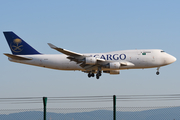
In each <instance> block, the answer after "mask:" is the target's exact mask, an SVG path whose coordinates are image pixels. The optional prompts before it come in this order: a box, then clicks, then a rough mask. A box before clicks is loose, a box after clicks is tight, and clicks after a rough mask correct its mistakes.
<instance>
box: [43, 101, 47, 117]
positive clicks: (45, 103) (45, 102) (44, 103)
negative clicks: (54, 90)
mask: <svg viewBox="0 0 180 120" xmlns="http://www.w3.org/2000/svg"><path fill="white" fill-rule="evenodd" d="M43 105H44V120H46V105H47V97H43Z"/></svg>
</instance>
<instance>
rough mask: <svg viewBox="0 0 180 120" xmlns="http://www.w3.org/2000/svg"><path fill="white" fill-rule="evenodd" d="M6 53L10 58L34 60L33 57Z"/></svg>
mask: <svg viewBox="0 0 180 120" xmlns="http://www.w3.org/2000/svg"><path fill="white" fill-rule="evenodd" d="M4 55H6V56H7V57H9V58H12V59H16V60H32V58H26V57H20V56H17V55H12V54H7V53H4Z"/></svg>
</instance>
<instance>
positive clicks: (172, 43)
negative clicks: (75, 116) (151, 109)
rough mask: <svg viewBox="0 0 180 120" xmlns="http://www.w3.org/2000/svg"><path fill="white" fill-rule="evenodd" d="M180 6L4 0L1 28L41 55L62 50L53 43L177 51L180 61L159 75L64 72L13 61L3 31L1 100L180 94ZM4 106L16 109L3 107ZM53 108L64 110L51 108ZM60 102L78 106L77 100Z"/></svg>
mask: <svg viewBox="0 0 180 120" xmlns="http://www.w3.org/2000/svg"><path fill="white" fill-rule="evenodd" d="M179 4H180V1H178V0H173V1H171V0H166V1H164V0H156V1H155V0H154V1H153V0H152V1H144V0H136V1H134V0H127V1H123V0H119V1H118V0H114V1H108V0H98V1H97V0H91V1H83V0H76V1H74V0H68V1H60V0H53V1H43V0H39V1H35V0H31V1H23V0H17V1H10V0H9V1H7V0H2V1H1V4H0V15H1V20H0V31H1V33H2V32H3V31H14V32H15V33H16V34H17V35H19V36H20V37H21V38H22V39H24V40H25V41H26V42H28V43H29V44H30V45H32V46H33V47H34V48H35V49H37V50H38V51H39V52H41V53H46V54H59V53H58V52H57V51H55V50H53V49H51V48H49V46H48V45H47V43H53V44H54V45H56V46H58V47H62V48H65V49H68V50H71V51H75V52H79V53H94V52H95V53H96V52H97V53H98V52H110V51H117V50H126V49H163V50H164V51H166V52H167V53H169V54H171V55H173V56H175V57H176V58H177V61H176V62H175V63H173V64H171V65H169V66H165V67H162V68H160V75H159V76H157V75H156V74H155V72H156V68H154V69H145V70H123V71H121V74H120V75H109V74H103V76H102V77H101V78H100V80H96V79H95V78H91V79H89V78H88V77H87V75H86V74H84V73H82V72H79V71H58V70H51V69H45V68H40V67H34V66H28V65H23V64H18V63H12V62H10V61H8V59H7V57H6V56H4V55H3V53H11V52H10V49H9V47H8V45H7V42H6V40H5V38H4V36H3V34H1V35H0V39H1V48H0V49H1V55H0V59H1V61H2V62H1V68H0V72H1V79H0V80H1V84H0V93H1V98H5V97H8V98H9V97H43V96H47V97H63V96H91V95H92V96H96V95H98V96H99V95H114V94H116V95H137V94H142V95H149V94H178V93H179V92H180V87H179V85H180V80H179V77H180V74H179V70H180V69H179V66H180V63H179V57H180V55H179V51H180V47H179V43H180V34H179V33H180V22H179V21H180V8H179ZM101 104H102V105H101ZM101 104H99V103H98V105H99V106H111V105H112V104H111V103H108V104H107V103H101ZM122 105H123V106H147V105H150V106H151V105H153V106H158V105H180V102H179V101H170V102H149V103H148V104H147V102H132V103H130V102H127V103H126V102H124V103H123V104H122V103H119V106H122ZM0 106H1V108H12V106H9V105H4V104H0ZM7 106H9V107H7ZM39 106H40V107H41V106H42V105H41V104H40V105H39ZM54 106H56V107H57V105H49V107H54ZM60 106H61V107H67V106H68V107H76V104H71V105H67V104H65V105H60ZM84 106H87V107H91V106H93V105H92V104H90V103H89V104H86V105H80V106H79V107H84ZM18 107H19V106H14V108H18ZM28 107H29V106H28ZM30 107H32V108H34V107H37V105H31V106H30ZM22 108H23V106H22Z"/></svg>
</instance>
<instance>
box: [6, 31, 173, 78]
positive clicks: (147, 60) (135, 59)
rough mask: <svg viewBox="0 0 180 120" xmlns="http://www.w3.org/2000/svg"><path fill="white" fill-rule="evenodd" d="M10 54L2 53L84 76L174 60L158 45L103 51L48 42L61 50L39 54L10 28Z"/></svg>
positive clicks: (15, 58) (113, 72)
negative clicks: (76, 49)
mask: <svg viewBox="0 0 180 120" xmlns="http://www.w3.org/2000/svg"><path fill="white" fill-rule="evenodd" d="M3 33H4V36H5V38H6V40H7V42H8V44H9V47H10V49H11V52H12V54H8V53H4V55H6V56H7V57H8V59H9V60H10V61H12V62H17V63H22V64H28V65H34V66H39V67H45V68H51V69H56V70H79V71H82V72H85V73H88V77H94V76H96V78H97V79H99V77H100V76H101V75H102V72H103V73H109V74H120V70H124V69H145V68H157V72H156V74H157V75H159V68H160V67H162V66H165V65H169V64H171V63H173V62H175V61H176V58H175V57H174V56H172V55H170V54H168V53H166V52H165V51H163V50H160V49H142V50H121V51H114V52H107V53H89V54H81V53H76V52H72V51H70V50H66V49H63V48H59V47H56V46H55V45H53V44H51V43H48V45H49V46H50V47H51V48H52V49H55V50H57V51H59V52H61V53H63V54H42V53H40V52H38V51H37V50H35V49H34V48H33V47H31V46H30V45H29V44H27V43H26V42H25V41H24V40H23V39H21V38H20V37H18V36H17V35H16V34H15V33H13V32H11V31H10V32H3Z"/></svg>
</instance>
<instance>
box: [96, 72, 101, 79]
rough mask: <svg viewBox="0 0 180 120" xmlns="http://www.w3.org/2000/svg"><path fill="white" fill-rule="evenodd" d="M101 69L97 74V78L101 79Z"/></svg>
mask: <svg viewBox="0 0 180 120" xmlns="http://www.w3.org/2000/svg"><path fill="white" fill-rule="evenodd" d="M101 75H102V74H101V71H98V72H97V74H96V79H99V77H100V76H101Z"/></svg>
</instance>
